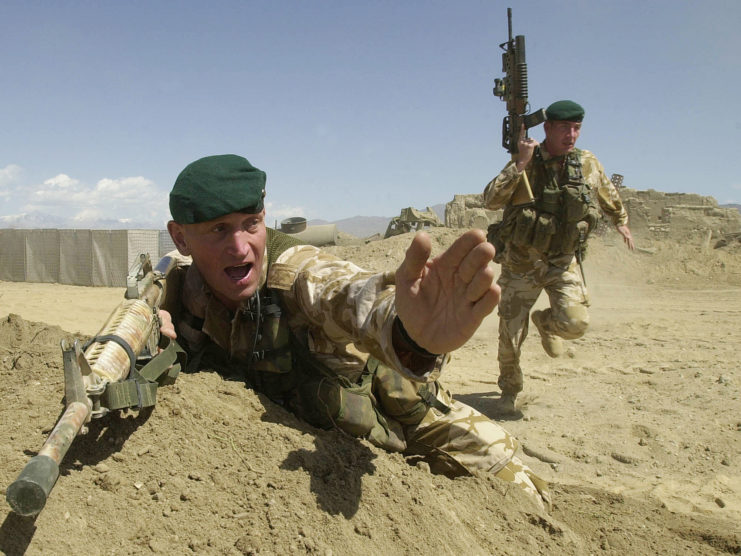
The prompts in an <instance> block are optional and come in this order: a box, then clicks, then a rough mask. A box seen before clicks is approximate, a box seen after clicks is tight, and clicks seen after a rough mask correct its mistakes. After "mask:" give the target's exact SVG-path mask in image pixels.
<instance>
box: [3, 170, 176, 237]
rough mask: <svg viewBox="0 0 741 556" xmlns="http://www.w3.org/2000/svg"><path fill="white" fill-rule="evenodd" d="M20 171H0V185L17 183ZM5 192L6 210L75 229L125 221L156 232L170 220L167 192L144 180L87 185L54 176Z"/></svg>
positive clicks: (130, 179)
mask: <svg viewBox="0 0 741 556" xmlns="http://www.w3.org/2000/svg"><path fill="white" fill-rule="evenodd" d="M19 171H20V168H18V167H15V168H11V167H8V168H5V169H4V170H2V171H0V184H1V183H3V181H2V180H4V179H5V180H11V179H16V176H17V175H18V173H19ZM7 189H8V191H7V192H4V191H3V189H2V187H1V186H0V198H3V197H4V196H5V197H7V198H8V200H9V201H10V203H8V205H9V206H10V205H11V204H12V205H15V206H17V207H22V209H21V210H22V211H23V212H27V213H34V212H38V213H43V214H47V215H50V216H53V217H56V218H62V219H67V220H69V221H70V222H71V223H74V224H75V225H82V224H83V223H94V222H95V221H108V222H124V221H127V220H128V221H131V222H134V223H136V224H138V225H145V226H147V227H156V228H159V227H164V225H165V223H166V222H167V220H168V218H169V212H168V202H167V192H165V191H162V190H161V189H159V188H158V187H157V185H156V184H155V183H154V182H153V181H152V180H150V179H147V178H145V177H143V176H130V177H122V178H102V179H100V180H98V181H97V182H96V183H95V184H94V185H89V184H86V183H84V182H82V181H80V180H78V179H76V178H73V177H71V176H69V175H67V174H57V175H56V176H54V177H51V178H49V179H47V180H44V182H43V183H41V184H39V185H35V186H25V185H24V186H21V185H18V186H15V187H13V188H12V189H11V188H7ZM19 212H20V211H19ZM89 225H92V224H89Z"/></svg>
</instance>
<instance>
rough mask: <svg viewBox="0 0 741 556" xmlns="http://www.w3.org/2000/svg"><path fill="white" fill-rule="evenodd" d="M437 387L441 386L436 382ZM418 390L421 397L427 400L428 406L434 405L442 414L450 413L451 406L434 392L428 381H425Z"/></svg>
mask: <svg viewBox="0 0 741 556" xmlns="http://www.w3.org/2000/svg"><path fill="white" fill-rule="evenodd" d="M435 388H439V386H437V384H436V385H435ZM418 392H419V395H420V397H421V398H422V399H423V400H424V401H425V403H427V405H428V406H430V407H434V408H435V409H437V410H438V411H439V412H440V413H442V414H447V413H450V407H448V406H447V405H446V404H444V403H443V402H441V401H440V400H439V399H438V397H437V396H436V395H435V394H434V393H433V392H432V389H431V388H430V387H429V385H428V384H427V383H424V384H423V385H422V386H420V387H419V390H418Z"/></svg>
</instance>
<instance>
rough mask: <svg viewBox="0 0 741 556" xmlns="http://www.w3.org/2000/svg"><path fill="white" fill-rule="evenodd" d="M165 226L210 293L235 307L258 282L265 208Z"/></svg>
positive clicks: (255, 288) (262, 253)
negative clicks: (188, 256)
mask: <svg viewBox="0 0 741 556" xmlns="http://www.w3.org/2000/svg"><path fill="white" fill-rule="evenodd" d="M167 229H168V230H169V232H170V235H171V236H172V239H173V241H174V242H175V245H176V246H177V248H178V251H180V253H182V254H183V255H190V256H191V257H193V262H194V264H195V265H196V266H197V267H198V270H199V271H200V273H201V275H202V276H203V278H204V280H205V281H206V283H207V284H208V285H209V287H210V288H211V290H212V291H213V293H214V295H216V297H217V298H218V299H219V301H221V302H222V303H223V304H224V305H225V306H226V307H227V308H229V309H231V310H235V309H237V307H238V306H239V304H240V303H241V302H242V301H244V300H245V299H249V298H250V297H251V296H252V294H253V293H255V291H256V290H257V288H258V287H259V285H260V275H261V273H262V261H263V258H264V255H265V241H266V231H265V211H264V210H263V211H262V212H260V213H259V214H244V213H241V212H233V213H231V214H227V215H225V216H221V217H219V218H215V219H214V220H209V221H207V222H200V223H198V224H178V223H177V222H172V221H171V222H169V223H168V225H167Z"/></svg>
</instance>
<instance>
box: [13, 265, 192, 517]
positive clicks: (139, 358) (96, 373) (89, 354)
mask: <svg viewBox="0 0 741 556" xmlns="http://www.w3.org/2000/svg"><path fill="white" fill-rule="evenodd" d="M174 266H175V260H174V259H172V258H171V257H164V258H163V259H162V260H161V261H160V262H159V264H158V265H157V267H156V268H154V269H153V268H152V265H151V262H150V260H149V256H148V255H140V258H139V261H138V263H136V264H135V265H134V266H132V268H131V269H130V270H129V275H128V277H127V290H126V294H125V299H124V301H122V302H121V304H120V305H119V306H118V307H116V309H114V311H113V313H111V315H110V317H109V318H108V320H107V321H106V323H105V324H104V326H103V327H102V328H101V330H100V332H98V334H96V336H95V337H94V338H93V340H92V341H91V342H89V344H88V345H86V346H84V347H82V346H80V343H79V341H77V340H74V341H71V340H70V339H67V338H65V339H63V340H62V342H61V348H62V359H63V362H64V382H65V390H64V395H65V403H66V409H65V411H64V413H63V414H62V416H61V417H60V418H59V420H58V421H57V424H56V426H55V427H54V429H53V430H52V432H51V433H50V434H49V437H48V438H47V439H46V442H44V445H43V446H42V447H41V449H40V450H39V452H38V454H37V455H36V456H34V457H32V458H31V459H30V460H29V461H28V463H27V464H26V466H25V467H24V468H23V470H22V471H21V473H20V474H19V475H18V478H17V479H16V480H15V481H14V482H13V483H11V484H10V485H9V486H8V489H7V491H6V500H7V501H8V504H10V507H11V508H12V509H13V511H15V512H16V513H18V514H20V515H24V516H32V515H36V514H38V513H39V512H40V511H41V510H42V509H43V508H44V506H45V505H46V500H47V499H48V497H49V494H50V493H51V490H52V488H53V487H54V485H55V483H56V481H57V478H58V477H59V465H60V464H61V462H62V459H63V458H64V456H65V454H66V453H67V451H68V450H69V447H70V446H71V445H72V442H73V441H74V439H75V438H76V437H77V435H78V434H81V433H82V434H84V433H85V432H87V430H86V427H85V424H86V423H88V422H89V421H90V420H91V419H94V418H99V417H103V416H104V415H106V414H107V413H108V412H109V411H111V410H114V409H123V408H124V407H137V408H142V407H148V406H151V405H154V402H155V391H156V388H157V386H158V384H161V383H165V382H166V381H167V382H171V381H173V380H174V378H175V377H176V376H177V373H178V372H179V370H180V368H181V367H182V365H183V364H184V360H183V352H182V350H181V349H180V348H179V346H178V345H177V344H176V343H175V342H174V341H172V342H169V345H168V347H167V348H166V349H165V350H164V351H163V352H162V353H160V354H159V355H158V346H159V344H160V333H159V318H158V316H157V310H158V308H159V306H160V304H161V303H162V301H163V299H164V296H165V291H166V290H165V288H166V278H167V275H168V273H169V272H170V271H171V270H172V269H173V268H174ZM163 373H165V374H164V376H163Z"/></svg>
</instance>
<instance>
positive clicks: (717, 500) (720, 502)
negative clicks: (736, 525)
mask: <svg viewBox="0 0 741 556" xmlns="http://www.w3.org/2000/svg"><path fill="white" fill-rule="evenodd" d="M715 503H716V504H718V507H719V508H725V507H726V503H725V502H723V500H722V499H721V498H716V499H715Z"/></svg>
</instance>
